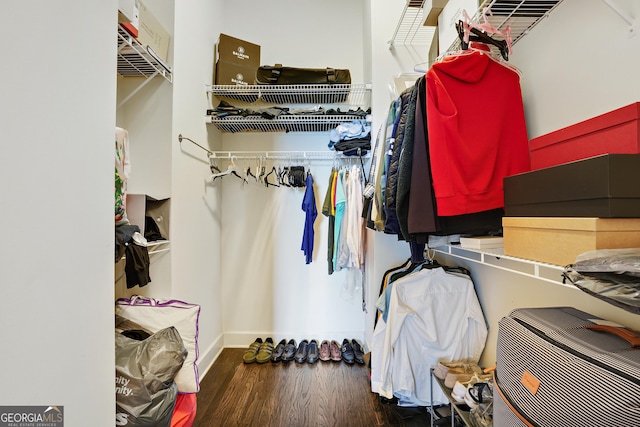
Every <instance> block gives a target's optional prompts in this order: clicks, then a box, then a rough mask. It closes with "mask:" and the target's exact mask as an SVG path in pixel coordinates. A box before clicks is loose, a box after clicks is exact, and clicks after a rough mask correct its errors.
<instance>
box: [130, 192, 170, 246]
mask: <svg viewBox="0 0 640 427" xmlns="http://www.w3.org/2000/svg"><path fill="white" fill-rule="evenodd" d="M170 212H171V199H169V198H167V199H156V198H155V197H152V196H149V195H148V194H127V218H128V219H129V223H130V224H133V225H137V226H138V227H139V228H140V234H142V235H143V236H144V232H145V216H150V217H151V218H153V219H154V221H155V222H156V224H157V225H158V228H159V229H160V234H161V235H162V237H164V238H166V239H167V240H168V239H169V215H170Z"/></svg>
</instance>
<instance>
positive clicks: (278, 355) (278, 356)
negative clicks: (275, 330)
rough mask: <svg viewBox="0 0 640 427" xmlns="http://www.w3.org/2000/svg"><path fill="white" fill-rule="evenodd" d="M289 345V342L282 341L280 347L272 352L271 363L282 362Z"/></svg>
mask: <svg viewBox="0 0 640 427" xmlns="http://www.w3.org/2000/svg"><path fill="white" fill-rule="evenodd" d="M286 345H287V340H285V339H282V340H280V342H279V343H278V345H277V346H276V347H275V348H274V349H273V351H272V352H271V362H273V363H276V362H279V361H281V360H282V357H283V356H284V348H285V346H286Z"/></svg>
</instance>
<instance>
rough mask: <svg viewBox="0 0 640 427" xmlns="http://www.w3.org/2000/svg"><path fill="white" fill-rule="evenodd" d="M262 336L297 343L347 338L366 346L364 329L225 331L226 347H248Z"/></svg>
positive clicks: (275, 340) (276, 341) (339, 340)
mask: <svg viewBox="0 0 640 427" xmlns="http://www.w3.org/2000/svg"><path fill="white" fill-rule="evenodd" d="M258 337H259V338H262V339H263V340H264V339H266V338H267V337H271V338H273V342H274V343H275V344H277V343H278V342H279V341H280V340H282V339H285V340H287V341H289V340H290V339H291V338H293V339H294V340H296V343H299V342H300V341H302V340H313V339H315V340H317V341H318V343H321V342H322V341H323V340H336V341H338V342H339V343H340V344H342V340H343V339H345V338H347V339H349V340H351V339H355V340H358V342H360V344H361V345H363V346H364V341H363V338H364V333H363V331H361V330H360V331H342V332H331V333H330V334H327V335H322V334H311V335H308V336H302V335H297V334H287V333H274V332H273V331H271V332H226V333H224V347H228V348H245V347H248V346H249V345H250V344H251V343H252V342H254V341H255V339H256V338H258Z"/></svg>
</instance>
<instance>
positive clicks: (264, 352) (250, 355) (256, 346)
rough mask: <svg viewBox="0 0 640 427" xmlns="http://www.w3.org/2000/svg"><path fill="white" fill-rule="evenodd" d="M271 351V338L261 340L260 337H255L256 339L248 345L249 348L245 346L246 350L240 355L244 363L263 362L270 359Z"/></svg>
mask: <svg viewBox="0 0 640 427" xmlns="http://www.w3.org/2000/svg"><path fill="white" fill-rule="evenodd" d="M272 352H273V339H272V338H267V339H266V340H264V341H262V338H256V340H255V341H254V342H252V343H251V344H250V345H249V348H247V350H246V351H245V352H244V354H243V355H242V361H243V362H244V363H253V362H258V363H265V362H268V361H269V360H270V359H271V353H272Z"/></svg>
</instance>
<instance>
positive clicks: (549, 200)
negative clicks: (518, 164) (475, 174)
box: [504, 154, 640, 218]
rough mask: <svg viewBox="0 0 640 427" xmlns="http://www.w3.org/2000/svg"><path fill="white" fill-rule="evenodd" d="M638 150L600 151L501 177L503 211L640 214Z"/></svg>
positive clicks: (522, 213)
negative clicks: (632, 152) (593, 155)
mask: <svg viewBox="0 0 640 427" xmlns="http://www.w3.org/2000/svg"><path fill="white" fill-rule="evenodd" d="M639 182H640V154H605V155H602V156H597V157H591V158H589V159H583V160H577V161H575V162H569V163H565V164H562V165H558V166H552V167H548V168H543V169H538V170H534V171H531V172H524V173H521V174H517V175H512V176H509V177H506V178H505V179H504V203H505V215H506V216H534V217H537V216H550V217H563V216H566V217H601V218H640V186H639V185H638V183H639Z"/></svg>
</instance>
